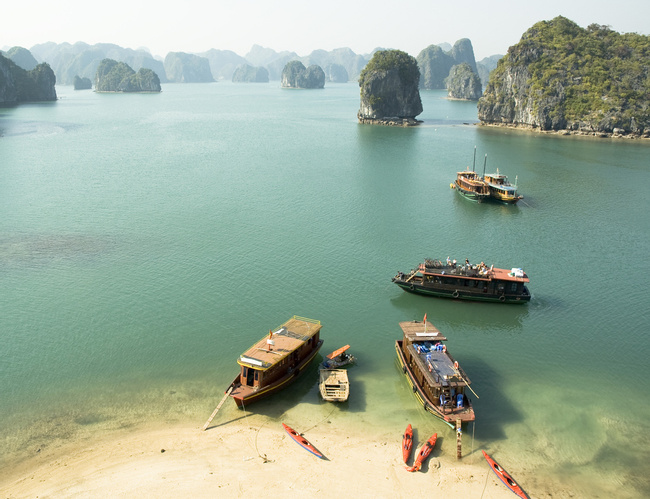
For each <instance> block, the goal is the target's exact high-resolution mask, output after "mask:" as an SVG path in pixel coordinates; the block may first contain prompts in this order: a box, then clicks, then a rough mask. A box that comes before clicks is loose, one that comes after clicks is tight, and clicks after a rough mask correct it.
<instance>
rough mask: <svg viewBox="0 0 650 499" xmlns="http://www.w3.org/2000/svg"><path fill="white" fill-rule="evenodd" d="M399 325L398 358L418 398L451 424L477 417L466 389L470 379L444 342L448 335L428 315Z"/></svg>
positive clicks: (425, 406) (429, 409)
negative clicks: (420, 319)
mask: <svg viewBox="0 0 650 499" xmlns="http://www.w3.org/2000/svg"><path fill="white" fill-rule="evenodd" d="M399 325H400V327H401V328H402V332H403V333H404V337H403V338H402V339H401V340H397V341H396V342H395V351H396V352H397V360H398V362H399V365H400V367H401V369H402V372H403V373H404V376H406V380H407V381H408V384H409V385H410V387H411V389H412V390H413V394H414V395H415V397H416V398H417V400H418V401H419V402H420V403H421V404H422V405H423V406H424V408H425V410H427V411H428V412H430V413H431V414H433V415H434V416H436V417H438V418H440V419H442V420H443V421H445V422H446V423H447V424H449V425H450V426H451V425H452V424H454V423H456V422H458V424H459V425H460V424H462V423H466V422H469V421H474V419H475V416H474V409H473V408H472V403H471V401H470V399H469V397H468V396H467V393H466V391H467V390H470V391H471V388H470V386H469V385H470V380H469V378H468V377H467V374H466V373H465V371H463V369H462V368H461V367H460V366H459V364H458V362H457V361H456V360H455V359H454V358H453V357H452V356H451V354H450V353H449V352H448V351H447V347H446V345H444V344H443V342H445V341H447V338H445V337H444V336H443V335H442V334H441V333H440V331H438V329H436V327H435V326H434V325H433V324H431V323H430V322H427V320H426V316H425V317H424V320H423V321H408V322H400V323H399Z"/></svg>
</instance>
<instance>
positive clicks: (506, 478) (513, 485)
mask: <svg viewBox="0 0 650 499" xmlns="http://www.w3.org/2000/svg"><path fill="white" fill-rule="evenodd" d="M481 452H482V453H483V456H484V457H485V460H486V461H487V462H488V463H489V464H490V467H491V468H492V471H494V473H495V474H496V476H498V477H499V478H500V479H501V481H502V482H503V483H504V484H505V486H506V487H508V488H509V489H510V490H512V491H513V492H514V493H515V494H517V495H518V496H519V497H521V498H523V499H528V496H527V495H526V493H525V492H524V491H523V489H522V488H521V487H520V486H519V485H517V482H515V481H514V480H513V479H512V477H511V476H510V475H509V474H508V472H507V471H506V470H504V469H503V468H502V467H501V466H499V464H498V463H497V462H496V461H495V460H494V459H492V458H491V457H490V456H488V455H487V453H486V452H485V451H481Z"/></svg>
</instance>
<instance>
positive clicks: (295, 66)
mask: <svg viewBox="0 0 650 499" xmlns="http://www.w3.org/2000/svg"><path fill="white" fill-rule="evenodd" d="M280 82H281V83H280V86H281V87H282V88H325V72H324V71H323V68H321V67H320V66H318V65H316V64H312V65H311V66H309V67H305V65H304V64H303V63H302V62H300V61H289V62H288V63H287V64H286V65H285V66H284V69H283V70H282V78H281V80H280Z"/></svg>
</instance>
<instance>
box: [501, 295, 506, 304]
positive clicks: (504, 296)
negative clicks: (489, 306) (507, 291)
mask: <svg viewBox="0 0 650 499" xmlns="http://www.w3.org/2000/svg"><path fill="white" fill-rule="evenodd" d="M499 301H500V302H501V303H503V302H504V301H506V295H501V296H499Z"/></svg>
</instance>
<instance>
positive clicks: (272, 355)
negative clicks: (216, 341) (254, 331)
mask: <svg viewBox="0 0 650 499" xmlns="http://www.w3.org/2000/svg"><path fill="white" fill-rule="evenodd" d="M320 329H321V323H320V321H315V320H312V319H307V318H304V317H297V316H294V317H292V318H291V319H289V320H288V321H287V322H285V323H284V324H282V326H280V327H278V328H276V329H275V330H273V331H272V333H270V334H269V335H268V336H265V337H264V338H262V339H260V340H259V341H258V342H257V343H255V344H254V345H253V346H252V347H250V348H249V349H248V350H246V351H245V352H244V353H243V354H242V355H241V356H240V357H239V360H238V363H239V364H240V365H242V366H249V367H253V368H255V369H260V370H266V369H269V368H270V367H271V366H273V365H275V364H278V363H280V362H282V361H283V360H284V359H285V358H286V357H287V356H288V355H290V354H291V353H292V352H294V351H295V350H297V349H298V348H299V347H300V346H302V345H303V344H304V343H306V342H308V341H310V340H311V339H312V338H313V337H314V335H316V334H317V333H318V332H319V331H320ZM269 340H270V341H271V342H272V344H270V343H269Z"/></svg>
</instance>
